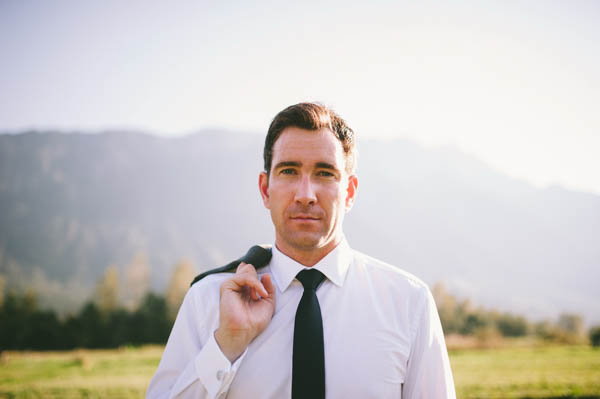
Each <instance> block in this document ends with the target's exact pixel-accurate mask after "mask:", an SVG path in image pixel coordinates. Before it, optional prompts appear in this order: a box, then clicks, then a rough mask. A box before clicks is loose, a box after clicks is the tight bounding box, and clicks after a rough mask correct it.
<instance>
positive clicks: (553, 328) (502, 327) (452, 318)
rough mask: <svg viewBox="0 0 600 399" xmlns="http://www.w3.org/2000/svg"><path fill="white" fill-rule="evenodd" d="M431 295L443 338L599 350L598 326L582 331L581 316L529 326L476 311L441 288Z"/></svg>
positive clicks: (567, 315) (523, 321)
mask: <svg viewBox="0 0 600 399" xmlns="http://www.w3.org/2000/svg"><path fill="white" fill-rule="evenodd" d="M432 291H433V295H434V297H435V301H436V305H437V308H438V312H439V315H440V321H441V323H442V327H443V329H444V334H446V335H449V334H458V335H468V336H473V335H474V336H476V337H478V338H480V339H481V340H484V341H485V340H490V339H494V338H497V337H501V338H505V337H525V336H533V337H537V338H539V339H541V340H544V341H548V342H556V343H562V344H583V343H587V342H588V341H589V342H590V343H591V344H592V345H594V346H600V326H596V327H592V328H591V329H590V330H589V331H586V330H585V325H584V320H583V317H581V315H578V314H574V313H562V314H560V315H559V316H558V318H557V319H556V320H541V321H536V322H532V321H530V320H528V319H526V318H525V317H523V316H521V315H515V314H513V313H510V312H498V311H497V310H489V309H485V308H476V307H475V306H473V305H472V304H471V302H470V301H469V300H468V299H465V300H459V299H458V298H457V297H456V296H454V295H452V294H450V293H449V292H447V290H446V289H445V287H444V285H443V284H436V285H435V286H434V287H433V290H432Z"/></svg>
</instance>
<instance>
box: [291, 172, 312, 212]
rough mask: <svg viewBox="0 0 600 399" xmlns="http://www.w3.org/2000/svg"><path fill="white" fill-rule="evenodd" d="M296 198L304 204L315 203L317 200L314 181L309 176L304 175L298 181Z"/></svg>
mask: <svg viewBox="0 0 600 399" xmlns="http://www.w3.org/2000/svg"><path fill="white" fill-rule="evenodd" d="M294 199H295V200H296V202H299V203H301V204H303V205H309V204H313V203H315V202H316V201H317V195H316V194H315V188H314V183H313V182H312V181H311V179H310V177H309V176H303V177H302V178H301V179H300V181H299V182H298V187H297V189H296V197H295V198H294Z"/></svg>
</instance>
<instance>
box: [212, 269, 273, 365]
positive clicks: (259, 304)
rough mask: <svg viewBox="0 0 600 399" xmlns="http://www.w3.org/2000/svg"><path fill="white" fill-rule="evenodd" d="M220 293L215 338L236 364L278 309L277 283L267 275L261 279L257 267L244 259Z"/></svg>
mask: <svg viewBox="0 0 600 399" xmlns="http://www.w3.org/2000/svg"><path fill="white" fill-rule="evenodd" d="M220 295H221V301H220V304H219V312H220V319H219V328H218V329H217V331H215V340H216V341H217V344H219V347H220V348H221V351H223V354H224V355H225V356H227V358H228V359H229V361H230V362H232V363H233V362H234V361H235V360H236V359H237V358H238V357H240V356H241V355H242V353H244V351H245V350H246V348H247V347H248V345H249V344H250V342H252V340H253V339H254V338H255V337H256V336H258V335H259V334H260V333H261V332H263V330H264V329H265V328H267V325H269V322H270V321H271V318H272V317H273V312H274V311H275V285H274V284H273V281H272V280H271V276H270V275H268V274H265V275H264V276H263V277H262V279H261V281H259V280H258V274H257V273H256V269H254V266H252V265H249V264H247V263H243V262H242V263H240V265H239V266H238V268H237V271H236V273H235V275H234V276H233V277H231V278H230V279H228V280H226V281H225V282H223V284H221V290H220Z"/></svg>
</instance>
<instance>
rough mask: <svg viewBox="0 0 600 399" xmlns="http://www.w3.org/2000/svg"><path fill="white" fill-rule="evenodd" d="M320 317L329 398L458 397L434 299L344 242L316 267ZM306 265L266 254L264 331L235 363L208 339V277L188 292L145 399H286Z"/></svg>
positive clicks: (212, 302)
mask: <svg viewBox="0 0 600 399" xmlns="http://www.w3.org/2000/svg"><path fill="white" fill-rule="evenodd" d="M313 267H314V268H316V269H318V270H320V271H321V272H322V273H323V274H324V275H325V276H326V277H327V278H326V279H325V280H324V281H323V283H321V285H320V286H319V288H318V290H317V297H318V298H319V304H320V306H321V314H322V317H323V339H324V344H325V391H326V392H325V393H326V397H327V398H328V399H337V398H339V399H342V398H343V399H347V398H360V399H364V398H377V399H385V398H396V399H398V398H405V399H406V398H410V399H412V398H423V399H425V398H427V399H437V398H455V391H454V382H453V379H452V372H451V370H450V362H449V360H448V353H447V351H446V344H445V342H444V335H443V333H442V327H441V324H440V320H439V317H438V313H437V309H436V306H435V303H434V300H433V297H432V295H431V292H430V291H429V289H428V288H427V286H426V285H425V283H423V282H422V281H421V280H419V279H418V278H416V277H414V276H413V275H411V274H409V273H406V272H404V271H402V270H400V269H397V268H395V267H393V266H390V265H388V264H385V263H383V262H381V261H378V260H376V259H373V258H371V257H369V256H367V255H364V254H362V253H359V252H357V251H354V250H352V249H351V248H350V247H349V246H348V244H347V242H346V241H345V240H344V241H343V242H342V243H340V244H339V245H338V246H337V247H336V248H335V249H334V250H333V251H332V252H330V253H329V254H328V255H327V256H326V257H325V258H323V259H322V260H321V261H320V262H319V263H317V264H316V265H314V266H313ZM305 268H306V267H305V266H303V265H302V264H300V263H298V262H296V261H294V260H293V259H291V258H289V257H287V256H286V255H284V254H283V253H281V252H280V251H279V250H278V249H277V248H276V247H275V246H273V257H272V259H271V261H270V263H269V265H267V266H266V267H264V268H263V269H261V270H260V271H259V275H262V274H264V273H270V274H271V276H272V277H273V281H274V282H275V286H276V290H277V292H276V296H275V313H274V314H273V319H272V320H271V322H270V323H269V325H268V326H267V328H266V329H265V330H264V331H263V332H262V333H261V334H260V335H259V336H257V337H256V338H255V339H254V340H253V341H252V342H251V343H250V345H249V346H248V348H247V349H246V351H245V352H244V354H243V355H242V356H241V357H240V358H239V359H237V360H236V361H235V362H234V363H233V364H231V363H230V362H229V360H228V359H227V358H226V357H225V356H224V355H223V353H222V352H221V350H220V348H219V346H218V344H217V343H216V341H215V339H214V332H215V330H216V329H217V328H218V326H219V287H220V285H221V283H222V282H223V281H224V280H225V279H227V278H229V277H231V274H229V273H220V274H214V275H209V276H207V277H205V278H204V279H203V280H201V281H199V282H197V283H196V284H194V285H193V286H192V288H191V289H190V290H189V291H188V293H187V295H186V297H185V299H184V301H183V304H182V305H181V308H180V309H179V314H178V315H177V319H176V321H175V325H174V326H173V330H172V331H171V335H170V337H169V341H168V343H167V346H166V347H165V351H164V353H163V356H162V359H161V361H160V364H159V366H158V370H157V371H156V374H155V375H154V377H153V378H152V381H151V382H150V385H149V387H148V391H147V398H151V399H152V398H175V397H186V398H188V397H189V398H225V397H227V398H230V399H248V398H251V399H280V398H281V399H289V398H291V392H292V348H293V337H294V320H295V316H296V308H297V307H298V303H299V302H300V298H301V297H302V293H303V287H302V284H301V283H300V282H299V281H298V280H296V278H295V277H296V274H297V273H298V272H299V271H300V270H302V269H305Z"/></svg>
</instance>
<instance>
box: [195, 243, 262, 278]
mask: <svg viewBox="0 0 600 399" xmlns="http://www.w3.org/2000/svg"><path fill="white" fill-rule="evenodd" d="M271 256H272V252H271V246H270V245H255V246H253V247H252V248H250V249H249V250H248V252H246V255H244V256H242V257H241V258H239V259H236V260H234V261H233V262H229V263H228V264H226V265H225V266H221V267H217V268H215V269H211V270H208V271H205V272H204V273H200V274H199V275H197V276H196V277H195V278H194V281H192V283H191V284H190V287H191V286H192V285H194V284H195V283H196V282H198V281H200V280H202V279H203V278H204V277H206V276H210V275H211V274H215V273H235V270H236V269H237V267H238V266H239V265H240V263H242V262H244V263H248V264H250V265H252V266H254V267H255V268H256V270H258V269H261V268H263V267H265V266H266V265H268V264H269V261H270V260H271Z"/></svg>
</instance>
